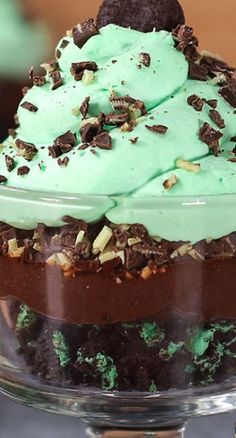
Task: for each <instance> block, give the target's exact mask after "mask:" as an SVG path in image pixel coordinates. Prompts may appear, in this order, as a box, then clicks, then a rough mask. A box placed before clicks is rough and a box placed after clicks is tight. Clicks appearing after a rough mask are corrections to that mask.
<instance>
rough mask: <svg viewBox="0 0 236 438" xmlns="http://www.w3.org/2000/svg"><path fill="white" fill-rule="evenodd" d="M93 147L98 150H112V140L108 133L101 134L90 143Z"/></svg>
mask: <svg viewBox="0 0 236 438" xmlns="http://www.w3.org/2000/svg"><path fill="white" fill-rule="evenodd" d="M91 145H92V146H93V147H98V148H99V149H112V139H111V136H110V135H109V133H108V132H101V133H100V134H98V135H97V136H96V137H95V138H94V139H93V141H92V143H91Z"/></svg>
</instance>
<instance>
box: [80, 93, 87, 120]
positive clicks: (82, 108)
mask: <svg viewBox="0 0 236 438" xmlns="http://www.w3.org/2000/svg"><path fill="white" fill-rule="evenodd" d="M89 102H90V97H85V99H84V101H83V102H82V105H81V106H80V109H79V110H80V112H81V114H82V116H83V119H85V118H86V116H87V114H88V111H89Z"/></svg>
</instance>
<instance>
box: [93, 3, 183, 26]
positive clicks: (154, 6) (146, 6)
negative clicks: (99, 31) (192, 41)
mask: <svg viewBox="0 0 236 438" xmlns="http://www.w3.org/2000/svg"><path fill="white" fill-rule="evenodd" d="M184 22H185V18H184V13H183V10H182V8H181V6H180V4H179V2H178V0H142V1H140V0H104V1H103V3H102V5H101V7H100V10H99V12H98V16H97V26H98V27H99V28H100V27H103V26H106V25H107V24H110V23H114V24H118V25H119V26H123V27H131V28H132V29H136V30H139V31H141V32H151V31H152V30H153V29H154V28H155V29H156V30H157V31H159V30H168V31H171V30H172V29H174V28H175V27H176V26H177V25H178V24H184Z"/></svg>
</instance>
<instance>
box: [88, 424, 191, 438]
mask: <svg viewBox="0 0 236 438" xmlns="http://www.w3.org/2000/svg"><path fill="white" fill-rule="evenodd" d="M184 431H185V425H181V426H177V427H169V428H168V427H167V428H164V427H163V428H160V429H159V428H158V429H157V428H151V427H150V428H148V429H142V430H139V429H128V428H127V429H122V428H121V429H118V428H111V429H106V428H99V427H98V428H95V427H89V428H88V429H87V435H88V437H89V438H184Z"/></svg>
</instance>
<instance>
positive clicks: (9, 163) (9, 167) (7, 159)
mask: <svg viewBox="0 0 236 438" xmlns="http://www.w3.org/2000/svg"><path fill="white" fill-rule="evenodd" d="M5 162H6V166H7V170H8V172H11V171H12V170H13V169H14V168H15V167H16V164H15V161H14V160H13V158H12V157H9V155H5Z"/></svg>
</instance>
